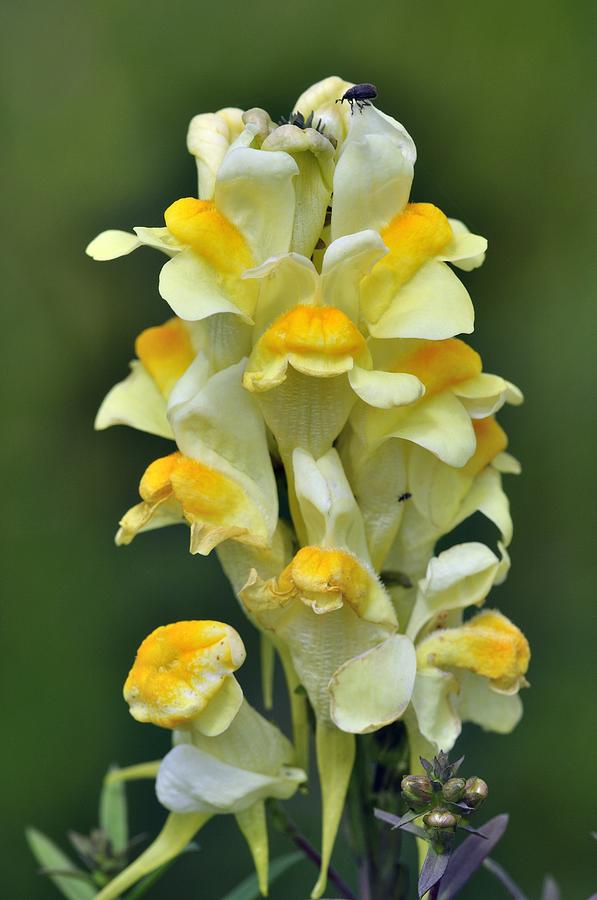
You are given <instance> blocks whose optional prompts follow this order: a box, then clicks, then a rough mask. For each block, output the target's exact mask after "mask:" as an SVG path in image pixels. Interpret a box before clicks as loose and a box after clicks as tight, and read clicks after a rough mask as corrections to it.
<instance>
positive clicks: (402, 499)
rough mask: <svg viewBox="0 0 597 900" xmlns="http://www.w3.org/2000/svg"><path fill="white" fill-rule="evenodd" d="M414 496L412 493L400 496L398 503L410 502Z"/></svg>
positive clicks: (407, 492) (408, 492) (406, 492)
mask: <svg viewBox="0 0 597 900" xmlns="http://www.w3.org/2000/svg"><path fill="white" fill-rule="evenodd" d="M411 497H412V494H411V492H410V491H405V492H404V493H403V494H400V496H399V497H398V503H404V501H405V500H410V498H411Z"/></svg>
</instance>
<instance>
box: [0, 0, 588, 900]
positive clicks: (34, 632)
mask: <svg viewBox="0 0 597 900" xmlns="http://www.w3.org/2000/svg"><path fill="white" fill-rule="evenodd" d="M594 10H595V5H594V4H592V3H590V2H587V3H583V2H578V0H577V2H574V3H571V2H569V0H568V2H563V0H560V2H557V0H551V2H535V0H521V2H511V0H506V2H504V0H499V2H498V0H485V2H483V3H480V2H479V0H460V2H459V3H447V2H436V3H432V2H418V3H415V2H410V3H406V2H396V0H378V2H377V3H375V2H367V3H365V2H362V0H360V2H355V0H347V2H344V3H343V4H330V3H315V2H312V0H307V2H303V3H302V4H296V5H294V4H293V5H291V4H279V3H274V2H273V0H253V2H250V3H248V2H239V0H228V2H222V3H219V4H205V3H200V2H189V0H171V2H170V3H167V4H166V3H163V2H162V3H160V2H156V0H145V2H143V3H141V2H138V0H125V2H122V0H120V2H116V0H104V2H102V3H99V2H95V3H93V2H83V3H81V2H75V0H60V2H54V3H48V4H41V3H39V2H19V3H18V4H17V3H11V2H6V0H5V2H4V4H3V17H2V19H3V21H2V38H1V40H2V44H3V47H2V52H1V55H0V65H1V66H2V69H3V74H4V78H3V82H4V85H5V88H4V93H3V111H2V126H3V127H2V132H3V137H4V142H3V144H4V146H3V156H4V161H3V163H2V165H1V167H0V169H1V172H2V178H3V180H4V185H3V189H2V198H3V203H4V214H3V216H2V225H3V226H4V228H5V230H6V236H5V237H4V239H3V242H2V243H3V248H4V250H5V254H4V255H5V274H4V285H5V301H4V313H5V323H4V325H3V328H2V337H3V338H4V348H3V350H2V361H3V371H4V376H3V387H4V388H5V399H4V406H3V408H4V414H3V419H4V431H5V438H4V440H3V441H2V454H3V464H2V472H3V473H4V474H3V478H2V482H3V484H2V495H3V501H4V513H3V515H2V531H3V538H4V541H3V547H4V561H3V563H2V576H3V580H4V583H5V587H4V591H3V595H4V601H3V606H2V621H1V629H0V642H1V649H0V665H1V666H2V672H1V677H0V685H1V690H2V693H3V700H2V713H3V724H4V736H3V739H2V742H1V753H2V754H3V755H4V760H3V766H2V769H1V772H2V779H1V783H2V792H1V815H0V821H1V826H0V827H1V829H2V864H1V866H0V885H1V887H0V895H1V896H3V897H11V898H28V900H37V898H40V900H41V898H51V897H53V896H58V894H57V893H56V892H55V890H54V888H53V887H52V886H51V885H49V884H48V883H47V882H45V881H44V880H42V879H41V878H40V877H39V876H38V875H36V874H35V865H34V863H33V860H32V859H31V858H30V856H29V854H28V851H27V849H26V847H25V844H24V840H23V834H22V832H23V828H24V826H25V825H26V824H27V823H35V824H36V825H37V826H39V827H40V828H42V829H43V830H45V831H47V832H49V833H51V834H52V835H53V836H54V837H55V838H58V839H61V840H62V839H63V837H64V832H65V831H66V829H67V828H70V827H73V828H76V829H78V830H80V831H86V830H88V829H89V828H90V827H92V826H93V825H94V824H95V815H96V814H95V802H96V797H97V792H98V789H99V784H100V780H101V777H102V774H103V772H104V770H105V768H106V766H107V765H108V763H110V762H111V761H114V760H118V762H119V763H121V764H128V763H132V762H135V761H140V760H145V759H151V758H154V757H156V756H158V755H160V754H161V753H162V752H163V751H165V749H166V748H167V745H168V735H167V733H165V732H161V731H159V730H158V729H153V728H151V727H148V726H141V725H139V724H137V723H135V722H133V720H132V719H131V718H130V716H129V714H128V712H127V708H126V706H125V704H124V703H123V701H122V699H121V685H122V682H123V678H124V676H125V674H126V672H127V670H128V667H129V665H130V663H131V660H132V657H133V654H134V651H135V649H136V647H137V645H138V643H139V642H140V640H141V639H142V638H143V637H144V636H145V635H146V634H147V633H148V631H150V630H151V629H152V628H154V627H155V626H157V625H158V624H162V623H165V622H167V621H174V620H176V619H181V618H193V617H199V616H201V615H204V616H213V617H224V618H226V619H228V620H229V621H231V622H232V623H233V624H235V625H237V627H239V628H241V629H242V632H243V635H244V636H246V638H247V645H248V649H249V652H250V653H251V654H252V656H253V662H252V664H251V663H249V665H247V666H246V668H245V670H244V675H243V682H244V684H245V685H246V687H247V692H248V694H249V696H250V698H252V699H254V700H255V701H257V700H258V690H257V681H256V663H257V661H256V658H255V653H254V651H255V650H256V642H255V639H254V636H252V635H251V633H250V631H249V629H248V628H247V627H246V625H245V623H244V621H243V620H242V618H241V616H240V613H239V612H238V611H237V609H236V606H235V603H234V601H233V599H232V598H231V596H230V594H229V590H228V588H227V585H226V583H225V581H224V579H223V577H222V575H221V574H220V572H219V571H218V567H217V564H216V561H215V559H208V560H204V559H202V558H191V557H190V555H189V554H188V553H187V549H186V548H187V534H186V533H185V532H183V531H182V530H179V529H168V530H165V531H161V532H153V533H151V534H150V535H147V536H144V537H143V538H141V539H139V540H138V541H136V542H135V543H134V544H133V545H132V546H131V547H130V548H128V549H126V548H125V549H117V548H115V546H114V544H113V540H112V538H113V533H114V530H115V523H116V520H117V518H118V517H119V515H120V514H121V513H122V512H123V511H124V510H125V509H126V508H128V506H129V505H131V504H132V503H133V502H134V501H135V500H136V484H137V481H138V478H139V476H140V474H141V472H142V471H143V469H144V467H145V465H146V464H147V463H148V462H149V461H150V460H151V459H153V458H154V457H155V456H157V455H159V454H160V453H162V452H163V451H165V450H166V449H167V448H166V445H165V442H160V441H158V440H157V439H155V438H152V437H149V436H147V435H142V434H136V433H134V432H132V431H128V430H125V429H118V428H116V429H112V430H110V431H108V432H104V433H101V434H94V432H93V430H92V425H93V417H94V414H95V410H96V408H97V406H98V404H99V402H100V400H101V399H102V397H103V396H104V394H105V392H106V391H107V389H108V388H109V387H110V386H111V385H112V384H113V383H114V382H115V381H117V380H119V379H120V378H122V377H123V376H124V374H125V373H126V371H127V362H128V360H129V358H130V357H131V355H132V346H133V339H134V336H135V335H136V334H137V333H138V332H139V331H140V330H142V329H143V328H144V327H146V326H148V325H150V324H157V323H159V322H161V321H163V320H164V319H165V318H167V316H168V310H167V308H166V306H165V304H164V303H163V301H161V300H160V298H159V296H158V293H157V274H158V271H159V268H160V266H161V264H162V260H161V258H160V257H159V254H156V253H153V252H151V251H141V252H138V253H137V254H134V255H133V256H132V257H128V258H125V259H123V260H120V261H117V262H114V263H111V264H105V265H101V266H100V265H97V264H94V263H93V262H91V261H90V260H89V259H87V258H86V257H85V256H84V254H83V248H84V246H85V244H86V243H87V242H88V240H89V239H90V238H91V237H93V236H94V235H95V234H96V233H97V232H98V231H100V230H102V229H104V228H106V227H121V228H130V226H132V225H133V224H146V225H158V224H160V222H161V214H162V211H163V209H164V208H165V207H166V206H167V205H168V204H169V203H170V202H171V201H172V200H173V199H175V198H177V197H179V196H185V195H187V194H189V193H192V192H193V191H194V189H195V171H194V162H193V160H192V159H191V157H189V156H188V155H187V153H186V150H185V133H186V127H187V123H188V120H189V119H190V117H191V116H192V115H193V114H195V113H197V112H200V111H207V110H214V109H217V108H218V107H220V106H226V105H238V106H241V107H249V106H255V105H259V106H264V107H266V108H267V109H268V110H269V111H270V112H271V113H272V115H274V116H276V117H277V116H279V115H280V114H283V113H288V112H289V111H290V109H291V106H292V103H293V100H294V98H295V97H296V96H298V94H299V93H300V92H301V91H302V90H303V88H304V87H305V86H307V85H308V84H310V83H312V82H314V81H316V80H318V79H320V78H322V77H324V76H326V75H328V74H339V75H342V76H343V77H345V78H347V79H352V80H355V81H364V80H367V81H373V82H375V83H376V84H377V85H378V88H379V93H380V100H379V105H380V106H381V108H383V109H384V110H386V111H387V112H389V113H391V114H392V115H395V116H396V117H397V118H399V119H400V121H402V122H403V123H404V124H405V125H406V126H407V128H408V129H409V131H410V132H411V134H412V135H413V136H414V138H415V141H416V143H417V146H418V150H419V163H418V165H417V171H416V180H415V187H414V198H415V199H416V200H429V201H433V202H435V203H437V204H438V205H439V206H440V207H441V208H442V209H444V210H445V211H446V212H447V213H448V214H450V215H452V216H455V217H458V218H461V219H463V220H465V221H466V222H467V223H468V224H469V225H470V226H471V227H472V228H474V229H475V230H478V231H480V232H481V233H483V234H486V235H488V237H489V240H490V251H491V252H490V254H489V257H488V260H487V263H486V265H485V266H484V268H483V269H481V270H480V271H478V272H476V273H472V274H471V275H470V276H465V277H466V281H467V284H468V285H469V287H470V289H471V291H472V294H473V298H474V300H475V302H476V307H477V330H476V333H475V335H474V337H473V341H472V343H473V345H474V346H475V347H476V348H477V349H479V350H480V351H481V352H482V354H483V356H484V358H485V363H486V368H487V370H489V371H499V372H500V373H503V374H505V375H507V376H508V377H510V378H511V379H512V380H514V381H516V382H517V383H518V384H520V385H521V386H523V388H524V389H525V392H526V398H527V402H526V405H525V406H524V407H523V408H522V409H519V410H514V411H512V412H507V413H505V414H504V415H503V416H502V421H503V422H504V423H505V424H506V427H507V428H508V430H509V433H510V436H511V450H512V451H513V452H514V453H515V454H516V455H517V456H518V457H520V458H521V459H522V461H523V465H524V473H523V476H522V477H521V478H520V479H510V480H509V482H508V485H509V491H510V495H511V499H512V506H513V513H514V517H515V523H516V533H515V541H514V545H513V549H512V557H513V568H512V572H511V575H510V577H509V579H508V581H507V583H506V585H505V586H503V587H501V588H499V589H498V591H497V592H496V594H495V598H494V599H495V602H496V603H499V606H500V608H501V609H502V610H503V611H504V612H505V613H507V614H508V615H510V616H512V617H513V618H514V619H515V621H516V622H517V623H518V624H520V625H521V626H522V627H523V629H524V630H525V632H526V634H527V635H528V637H529V639H530V641H531V643H532V647H533V663H532V668H531V672H530V679H531V681H532V689H531V690H529V691H526V692H525V695H524V701H525V710H526V712H525V717H524V719H523V722H522V723H521V725H520V726H519V728H518V729H517V730H516V732H515V733H514V734H513V735H511V736H509V737H507V738H503V737H497V736H492V735H484V734H482V733H481V732H478V731H476V730H475V729H473V728H472V727H469V729H468V730H466V731H465V734H464V736H463V739H462V741H461V744H460V747H459V749H460V750H461V751H463V752H466V754H467V766H466V767H467V770H469V771H475V770H476V771H478V772H479V773H480V774H482V775H483V776H484V777H485V778H486V779H487V780H488V782H489V783H490V787H491V800H490V802H489V804H488V809H487V812H488V814H489V813H496V812H500V811H503V810H508V811H509V812H510V813H511V817H512V819H511V827H510V829H509V831H508V834H507V836H506V838H505V840H504V841H503V843H502V844H501V846H500V848H499V852H498V853H497V857H498V859H500V860H501V861H502V862H504V863H506V864H507V866H508V868H509V869H510V870H511V872H512V874H513V875H514V876H515V877H516V878H517V879H518V880H519V881H520V883H521V884H522V886H523V887H524V889H525V890H526V891H527V892H528V895H529V897H530V898H538V896H539V890H540V883H541V879H542V876H543V873H545V872H546V871H550V872H552V873H553V874H554V875H555V876H556V878H557V879H558V880H559V881H560V883H561V885H562V887H563V896H564V898H565V900H576V898H579V900H582V898H585V897H586V896H587V895H588V894H589V893H590V892H591V891H592V890H594V889H595V888H596V881H597V879H595V878H592V875H591V866H592V864H593V865H594V862H595V859H594V855H593V854H594V846H595V845H594V843H593V844H591V840H590V837H589V831H590V829H591V828H593V829H595V828H597V815H596V814H595V793H594V790H593V796H592V797H591V788H590V787H587V784H588V774H587V773H588V772H590V771H591V766H590V764H589V760H590V759H591V758H592V759H593V765H594V759H595V753H594V750H595V740H596V738H597V729H596V722H595V717H594V715H592V714H593V713H594V711H595V709H594V708H595V676H594V671H593V670H592V666H591V663H592V661H593V658H594V655H595V651H594V648H595V632H594V631H592V626H593V625H594V616H593V609H594V600H593V596H592V594H593V584H594V573H595V556H596V553H595V549H594V534H595V525H596V522H595V518H596V515H595V499H594V496H595V495H594V494H593V496H592V491H591V488H592V487H594V485H593V484H592V482H593V476H594V470H595V465H594V453H595V451H594V448H593V446H592V444H593V442H594V439H595V436H596V431H597V428H596V425H595V412H594V397H595V390H596V387H597V385H596V373H595V367H594V365H593V361H594V358H595V350H594V347H595V334H596V328H597V307H596V305H595V300H594V285H595V282H596V281H597V272H596V271H595V269H596V264H595V258H596V257H595V243H594V242H595V235H594V233H592V232H593V227H592V226H593V224H594V215H595V214H594V210H593V209H592V207H593V206H594V203H593V202H592V201H594V200H595V195H594V192H593V188H594V181H592V176H593V175H594V168H593V167H594V160H595V137H596V126H595V108H596V107H595V100H596V97H595V93H594V92H593V95H592V96H591V86H592V85H594V83H595V55H594V47H595V36H596V32H595V21H594ZM130 794H131V798H132V802H133V809H134V813H133V822H132V826H133V829H134V830H137V831H150V832H152V831H155V830H156V829H157V827H158V823H159V822H160V820H161V817H162V813H161V811H160V809H159V808H158V805H157V802H156V801H155V800H154V799H153V798H152V793H151V787H150V786H149V784H137V785H135V786H134V787H133V788H131V791H130ZM297 815H298V816H299V818H301V821H302V823H303V825H304V826H305V828H306V829H307V830H309V831H310V833H311V834H312V835H313V837H314V838H316V836H317V823H316V820H315V818H310V817H309V813H308V811H306V810H305V809H303V808H299V809H298V812H297ZM202 846H203V851H202V852H201V854H200V855H196V856H189V857H187V858H185V859H184V860H182V861H180V862H179V863H178V864H177V865H176V867H175V868H174V869H173V870H172V872H171V873H170V874H169V875H168V876H167V877H166V878H165V879H164V881H163V882H161V883H160V885H159V886H156V887H155V888H154V889H153V891H152V892H151V896H152V897H155V898H167V897H172V896H179V897H184V898H186V897H189V898H190V897H203V898H207V900H217V898H218V897H220V896H221V895H222V894H224V893H225V891H226V890H227V889H229V888H230V887H231V886H233V885H234V884H235V883H236V882H237V881H238V880H240V878H241V877H243V876H244V875H245V874H247V873H248V871H249V870H250V863H249V857H248V853H247V851H246V848H245V847H244V845H243V842H242V839H241V837H240V835H239V834H238V832H237V831H236V830H235V829H234V827H233V824H232V822H231V821H227V820H224V819H223V818H221V819H219V820H218V822H217V823H215V824H214V825H213V826H210V827H209V828H208V829H206V831H205V833H204V836H203V838H202ZM275 847H276V852H278V851H279V850H280V849H281V848H283V849H286V847H285V845H284V843H283V842H280V841H279V840H276V841H275ZM337 861H338V865H339V866H340V868H344V869H345V870H346V871H350V860H349V855H348V851H347V850H346V849H345V848H344V847H342V846H340V847H339V851H338V854H337ZM593 872H594V868H593ZM312 879H313V872H312V871H311V870H310V868H309V866H308V864H307V863H305V864H302V865H301V866H299V867H297V868H296V869H295V870H294V871H293V873H292V875H290V876H288V877H287V878H286V879H285V880H284V881H280V882H279V883H278V884H277V885H276V886H275V887H274V889H273V897H274V898H276V897H284V898H285V900H295V898H296V900H304V898H305V897H306V896H307V889H308V887H309V886H310V885H311V884H312ZM329 890H331V889H329ZM467 896H468V897H469V898H479V897H483V898H487V900H492V898H494V897H495V898H498V897H500V896H503V894H502V893H501V892H500V890H499V889H498V888H495V887H494V886H493V884H492V883H491V882H490V880H489V877H488V876H486V875H480V876H479V879H478V881H477V882H476V883H475V888H474V889H472V890H470V891H469V893H468V894H467Z"/></svg>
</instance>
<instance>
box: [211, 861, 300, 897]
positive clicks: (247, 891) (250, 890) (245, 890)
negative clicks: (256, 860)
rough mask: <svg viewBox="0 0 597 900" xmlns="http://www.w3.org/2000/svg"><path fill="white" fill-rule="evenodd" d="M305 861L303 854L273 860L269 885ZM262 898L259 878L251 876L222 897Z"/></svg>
mask: <svg viewBox="0 0 597 900" xmlns="http://www.w3.org/2000/svg"><path fill="white" fill-rule="evenodd" d="M301 859H304V856H303V854H302V853H287V854H286V855H285V856H279V857H278V858H277V859H274V860H272V862H271V863H270V867H269V883H270V884H272V882H274V881H275V880H276V878H279V877H280V875H282V874H283V873H284V872H285V871H286V870H287V869H289V868H290V867H291V866H294V865H295V864H296V863H297V862H298V861H299V860H301ZM259 897H260V893H259V885H258V884H257V876H256V875H249V877H248V878H245V880H244V881H241V883H240V884H238V885H237V886H236V887H235V888H234V889H233V890H231V891H230V893H228V894H226V896H225V897H222V900H258V898H259Z"/></svg>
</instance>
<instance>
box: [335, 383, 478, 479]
mask: <svg viewBox="0 0 597 900" xmlns="http://www.w3.org/2000/svg"><path fill="white" fill-rule="evenodd" d="M350 421H351V424H352V426H353V428H354V429H355V431H356V432H357V434H358V435H359V437H360V438H361V440H362V442H363V443H364V444H365V445H366V446H367V447H369V448H370V449H374V448H375V447H378V446H380V445H381V444H382V443H383V442H384V441H385V440H387V439H388V438H391V437H398V438H404V439H405V440H407V441H412V442H413V443H415V444H419V446H421V447H424V448H425V449H426V450H429V451H430V452H431V453H434V454H435V455H436V456H438V457H439V459H441V460H442V461H443V462H446V463H448V465H450V466H463V465H465V463H466V462H468V460H469V459H470V458H471V456H472V455H473V453H474V452H475V446H476V438H475V432H474V430H473V426H472V424H471V420H470V416H469V415H468V413H467V412H466V410H465V409H464V407H463V405H462V403H461V402H460V401H459V400H458V399H457V398H456V397H454V395H453V394H451V393H450V392H444V393H442V394H437V395H435V396H432V397H429V399H427V398H425V397H424V398H423V399H422V400H421V401H420V402H419V403H418V404H416V406H412V407H411V406H406V407H402V408H393V409H388V410H377V409H374V408H373V407H367V406H364V405H357V407H355V409H354V411H353V413H352V415H351V419H350Z"/></svg>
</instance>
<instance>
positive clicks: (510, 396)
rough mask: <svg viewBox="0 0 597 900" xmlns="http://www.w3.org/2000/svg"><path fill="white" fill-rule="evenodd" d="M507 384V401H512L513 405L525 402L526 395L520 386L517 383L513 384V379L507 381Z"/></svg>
mask: <svg viewBox="0 0 597 900" xmlns="http://www.w3.org/2000/svg"><path fill="white" fill-rule="evenodd" d="M506 385H507V388H508V390H507V393H506V403H510V405H511V406H520V404H521V403H524V395H523V393H522V391H521V390H520V388H519V387H517V386H516V385H515V384H512V382H511V381H507V382H506Z"/></svg>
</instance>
